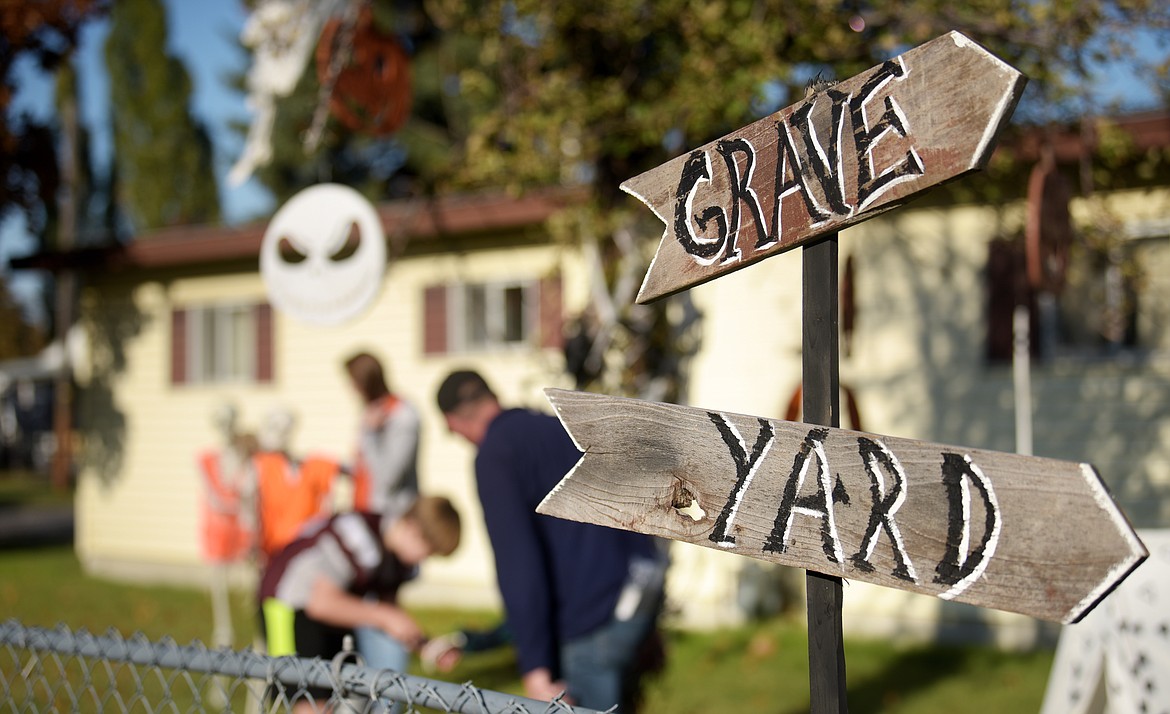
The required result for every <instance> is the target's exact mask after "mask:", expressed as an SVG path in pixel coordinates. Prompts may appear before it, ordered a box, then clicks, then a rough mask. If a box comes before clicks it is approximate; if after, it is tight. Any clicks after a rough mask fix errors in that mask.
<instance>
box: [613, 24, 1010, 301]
mask: <svg viewBox="0 0 1170 714" xmlns="http://www.w3.org/2000/svg"><path fill="white" fill-rule="evenodd" d="M1025 82H1026V78H1025V77H1024V75H1022V74H1020V73H1019V72H1017V71H1016V70H1015V69H1013V68H1012V67H1011V66H1009V65H1007V64H1005V63H1004V62H1003V61H1001V60H999V59H998V58H996V57H995V56H994V55H992V54H990V53H988V52H987V51H986V50H984V49H983V48H982V47H980V46H979V45H977V44H975V43H974V42H972V41H971V40H969V39H968V38H967V37H965V36H964V35H961V34H959V33H957V32H951V33H949V34H947V35H943V36H942V37H939V38H938V39H935V40H932V41H931V42H928V43H926V44H924V45H921V46H919V47H916V48H915V49H912V50H910V51H908V52H906V53H905V54H903V55H900V56H898V57H895V58H894V59H891V60H889V61H887V62H884V63H882V64H881V65H878V66H877V67H874V68H872V69H870V70H868V71H866V72H863V73H862V74H859V75H857V76H855V77H853V78H851V79H848V80H845V81H843V82H840V83H838V84H835V85H832V86H831V87H829V88H827V89H824V90H822V91H820V92H818V93H816V94H814V95H812V96H811V97H808V98H806V99H805V100H804V101H802V102H800V103H798V104H795V105H793V106H790V107H788V108H787V109H782V110H780V111H779V112H777V113H776V114H773V115H771V116H768V117H765V118H763V119H761V120H759V121H757V122H755V123H753V124H750V125H748V126H746V127H744V128H742V129H740V130H738V131H735V132H732V133H731V134H728V135H727V136H725V137H723V138H722V139H719V140H717V141H714V142H712V143H710V144H707V145H705V146H702V147H699V148H698V149H695V150H694V151H692V152H690V153H688V154H685V155H683V156H679V157H678V158H676V159H673V160H671V161H669V162H667V163H665V164H663V165H661V166H659V167H658V168H655V169H653V170H651V171H647V172H646V173H644V174H641V175H640V176H636V177H634V178H632V179H629V180H628V181H626V182H625V183H623V184H622V186H621V187H622V189H623V190H625V191H626V192H628V193H630V194H632V195H634V196H635V197H637V198H638V199H639V200H641V201H642V202H643V203H645V204H646V205H647V206H649V207H650V209H651V210H653V211H654V213H655V214H656V215H657V216H658V217H659V218H660V219H662V221H663V222H664V223H665V224H666V231H665V233H664V235H663V238H662V242H661V244H660V245H659V246H658V252H657V253H656V254H655V257H654V261H653V263H651V265H650V270H649V271H647V273H646V278H645V280H644V282H643V283H642V289H641V291H640V292H639V294H638V302H648V301H651V300H654V299H657V298H660V297H664V296H666V295H670V294H673V293H676V292H678V291H680V290H683V289H685V288H687V287H691V286H693V285H698V284H700V283H703V282H706V281H708V280H711V279H712V278H715V277H718V276H719V275H722V274H724V273H728V272H731V271H733V270H738V269H740V268H743V267H745V266H747V265H750V264H751V263H754V262H755V261H757V260H760V259H762V258H766V257H768V256H770V255H775V254H777V253H781V252H784V251H786V250H789V249H792V248H795V247H797V246H799V245H801V244H803V243H807V242H809V241H812V240H814V239H816V238H818V237H821V236H824V235H826V234H828V233H832V232H834V231H837V230H839V229H841V228H843V227H845V226H848V225H851V224H854V223H858V222H860V221H863V220H865V219H867V218H870V217H872V216H875V215H877V214H879V213H881V212H883V211H887V210H889V209H891V208H894V207H896V206H898V205H899V204H901V203H902V202H904V201H906V200H907V199H909V198H910V197H912V196H914V195H915V194H917V193H920V192H922V191H924V190H926V189H927V188H930V187H931V186H935V185H937V184H940V183H943V182H945V181H950V180H952V179H955V178H957V177H959V176H962V175H963V174H965V173H968V172H970V171H973V170H976V169H979V168H982V167H983V166H984V165H985V164H986V163H987V160H988V159H989V158H990V156H991V150H992V148H993V146H994V143H995V138H996V136H997V134H998V133H999V130H1000V128H1001V127H1002V126H1003V125H1005V124H1006V123H1007V119H1008V117H1010V116H1011V113H1012V110H1013V109H1014V108H1015V105H1016V102H1017V100H1018V99H1019V97H1020V95H1021V94H1022V92H1023V89H1024V84H1025Z"/></svg>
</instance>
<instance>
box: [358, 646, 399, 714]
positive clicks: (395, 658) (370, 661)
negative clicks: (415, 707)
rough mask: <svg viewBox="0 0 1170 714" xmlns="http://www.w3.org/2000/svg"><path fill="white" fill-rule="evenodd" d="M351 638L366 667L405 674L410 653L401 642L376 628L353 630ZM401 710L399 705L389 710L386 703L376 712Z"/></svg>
mask: <svg viewBox="0 0 1170 714" xmlns="http://www.w3.org/2000/svg"><path fill="white" fill-rule="evenodd" d="M353 636H354V643H355V644H356V645H357V651H358V653H359V654H360V655H361V656H362V660H363V661H364V662H365V664H366V666H367V667H372V668H374V669H392V670H394V671H395V672H400V673H402V674H406V667H407V665H408V664H409V663H410V652H408V651H407V649H406V647H405V646H403V644H402V643H401V642H399V641H398V640H396V639H394V638H393V637H391V636H390V635H388V634H386V633H385V632H384V631H383V630H380V629H378V628H376V627H358V628H355V629H354V631H353ZM386 683H387V684H388V683H389V682H388V681H387V682H386ZM401 709H402V707H401V705H398V704H395V705H393V707H392V708H390V705H389V704H388V703H386V704H383V707H380V708H378V709H377V711H401Z"/></svg>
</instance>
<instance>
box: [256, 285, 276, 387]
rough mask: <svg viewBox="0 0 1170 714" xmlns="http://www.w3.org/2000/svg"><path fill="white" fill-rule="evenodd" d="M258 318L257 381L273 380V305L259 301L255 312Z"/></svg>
mask: <svg viewBox="0 0 1170 714" xmlns="http://www.w3.org/2000/svg"><path fill="white" fill-rule="evenodd" d="M254 316H255V320H256V381H257V382H261V383H267V382H271V381H272V374H273V370H272V361H273V350H272V306H271V305H269V304H268V303H266V302H262V303H258V304H257V305H256V307H255V312H254Z"/></svg>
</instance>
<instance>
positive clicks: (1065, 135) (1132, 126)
mask: <svg viewBox="0 0 1170 714" xmlns="http://www.w3.org/2000/svg"><path fill="white" fill-rule="evenodd" d="M1102 124H1108V125H1110V126H1112V127H1113V128H1115V129H1117V130H1118V131H1120V132H1121V133H1123V134H1124V135H1125V136H1127V137H1129V140H1130V141H1131V142H1132V148H1133V149H1134V150H1136V151H1139V152H1144V151H1146V150H1147V149H1153V148H1162V147H1166V146H1170V112H1167V111H1151V112H1143V113H1139V114H1131V115H1127V116H1122V117H1097V118H1096V120H1095V121H1086V122H1083V123H1081V124H1054V125H1049V126H1040V127H1029V128H1028V129H1026V130H1024V131H1021V132H1020V134H1019V135H1018V136H1016V137H1015V138H1014V139H1009V140H1008V141H1007V143H1006V144H1005V145H1001V149H1006V150H1009V151H1012V152H1013V153H1014V155H1015V157H1016V158H1017V159H1019V160H1021V161H1025V162H1032V161H1036V160H1038V159H1039V158H1040V154H1041V150H1042V149H1043V147H1045V146H1050V147H1052V151H1053V155H1054V158H1055V159H1056V160H1057V161H1058V162H1061V163H1072V162H1075V161H1078V160H1080V159H1081V158H1082V157H1085V156H1091V155H1092V154H1093V153H1095V152H1096V150H1097V148H1098V145H1099V142H1100V138H1101V134H1100V131H1099V129H1100V126H1101V125H1102Z"/></svg>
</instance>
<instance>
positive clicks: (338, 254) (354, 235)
mask: <svg viewBox="0 0 1170 714" xmlns="http://www.w3.org/2000/svg"><path fill="white" fill-rule="evenodd" d="M361 242H362V233H361V230H359V229H358V224H357V223H356V222H353V221H351V222H350V224H349V231H348V232H347V233H346V237H345V242H344V243H342V244H341V247H340V248H338V249H337V250H336V251H334V252H333V254H331V255H330V256H329V260H332V261H333V262H335V263H336V262H339V261H342V260H349V259H350V258H352V257H353V254H354V253H356V252H357V249H358V246H359V245H361Z"/></svg>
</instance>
